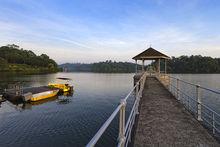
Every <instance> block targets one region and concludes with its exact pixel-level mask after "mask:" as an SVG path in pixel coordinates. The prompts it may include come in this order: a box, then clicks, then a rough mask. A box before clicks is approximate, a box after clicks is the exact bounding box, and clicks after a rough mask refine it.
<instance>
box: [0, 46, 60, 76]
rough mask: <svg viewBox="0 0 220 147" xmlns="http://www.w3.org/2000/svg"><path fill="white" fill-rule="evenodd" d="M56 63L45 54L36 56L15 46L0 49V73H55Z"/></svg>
mask: <svg viewBox="0 0 220 147" xmlns="http://www.w3.org/2000/svg"><path fill="white" fill-rule="evenodd" d="M57 70H58V65H57V63H56V62H55V61H54V60H53V59H50V58H49V56H47V55H46V54H41V55H40V56H38V55H36V54H35V53H34V52H32V51H31V50H24V49H22V48H20V47H19V46H17V45H14V44H12V45H7V46H2V47H0V71H15V72H17V71H21V72H22V71H25V72H28V71H30V72H33V73H34V72H39V73H40V72H55V71H57Z"/></svg>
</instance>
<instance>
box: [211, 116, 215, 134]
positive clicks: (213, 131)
mask: <svg viewBox="0 0 220 147" xmlns="http://www.w3.org/2000/svg"><path fill="white" fill-rule="evenodd" d="M212 133H213V134H215V114H214V113H213V112H212Z"/></svg>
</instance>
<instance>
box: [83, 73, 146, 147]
mask: <svg viewBox="0 0 220 147" xmlns="http://www.w3.org/2000/svg"><path fill="white" fill-rule="evenodd" d="M146 74H147V73H146V72H145V73H144V74H143V75H142V76H141V78H140V79H139V80H138V82H137V83H136V84H135V86H134V87H133V88H132V89H131V91H130V92H129V93H128V94H127V96H126V97H125V98H124V99H122V100H121V103H120V104H119V105H118V106H117V108H116V109H115V110H114V111H113V113H112V114H111V115H110V117H109V118H108V119H107V120H106V121H105V123H104V124H103V125H102V126H101V128H100V129H99V130H98V132H97V133H96V134H95V136H94V137H93V138H92V139H91V140H90V141H89V143H88V144H87V145H86V147H93V146H95V144H96V143H97V142H98V140H99V139H100V138H101V136H102V135H103V133H104V132H105V130H106V129H107V128H108V126H109V125H110V124H111V122H112V121H113V119H114V118H115V117H116V116H117V114H118V113H119V112H120V115H119V137H118V146H119V147H124V146H127V143H128V137H129V136H130V133H131V130H132V128H133V118H134V117H135V116H136V114H138V112H137V111H138V107H139V101H140V97H141V95H142V91H143V88H144V84H145V80H146ZM139 86H140V87H139ZM135 89H136V97H135V102H134V104H133V106H132V109H131V112H130V115H129V118H128V120H127V122H126V123H125V107H126V102H127V99H128V98H129V97H130V96H131V94H132V93H133V92H134V90H135Z"/></svg>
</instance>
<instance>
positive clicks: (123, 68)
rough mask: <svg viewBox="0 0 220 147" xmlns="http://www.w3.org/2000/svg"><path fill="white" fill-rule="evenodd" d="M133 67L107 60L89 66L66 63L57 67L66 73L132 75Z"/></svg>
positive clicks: (126, 63) (128, 64)
mask: <svg viewBox="0 0 220 147" xmlns="http://www.w3.org/2000/svg"><path fill="white" fill-rule="evenodd" d="M135 66H136V65H135V64H134V63H129V62H115V61H111V60H107V61H105V62H98V63H91V64H81V63H72V64H71V63H66V64H62V65H60V66H59V67H61V68H63V70H66V71H68V72H97V73H132V72H135Z"/></svg>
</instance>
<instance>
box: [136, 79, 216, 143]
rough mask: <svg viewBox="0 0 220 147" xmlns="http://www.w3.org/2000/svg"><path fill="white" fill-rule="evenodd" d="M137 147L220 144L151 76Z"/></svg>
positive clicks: (142, 111)
mask: <svg viewBox="0 0 220 147" xmlns="http://www.w3.org/2000/svg"><path fill="white" fill-rule="evenodd" d="M134 146H135V147H142V146H161V147H164V146H165V147H166V146H187V147H215V146H216V147H217V146H218V147H219V146H220V144H219V143H218V142H217V141H216V140H215V139H214V137H212V136H211V135H210V134H209V132H208V131H207V129H205V128H204V127H203V126H202V125H201V124H200V123H199V122H198V121H197V120H196V119H195V118H194V117H193V116H192V115H191V114H190V113H189V112H188V111H187V110H186V109H185V108H184V107H183V105H182V104H181V103H179V102H178V100H177V99H176V98H175V97H174V96H173V95H172V94H171V93H170V92H169V91H168V90H167V89H166V88H165V87H164V86H163V85H162V84H161V83H160V82H159V81H158V80H157V79H156V78H155V77H147V79H146V82H145V87H144V90H143V96H142V98H141V106H140V114H139V118H138V122H137V127H136V131H135V135H134Z"/></svg>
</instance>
